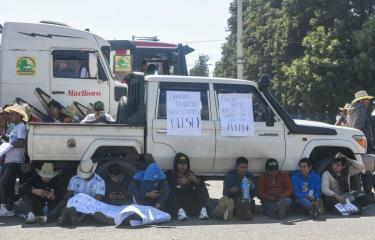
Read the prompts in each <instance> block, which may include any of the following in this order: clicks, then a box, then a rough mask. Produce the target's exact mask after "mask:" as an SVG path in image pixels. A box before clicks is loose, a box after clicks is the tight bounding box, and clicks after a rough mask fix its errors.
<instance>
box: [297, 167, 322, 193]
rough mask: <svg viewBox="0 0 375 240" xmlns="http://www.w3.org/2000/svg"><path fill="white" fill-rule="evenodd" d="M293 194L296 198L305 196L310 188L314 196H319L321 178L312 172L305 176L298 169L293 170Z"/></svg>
mask: <svg viewBox="0 0 375 240" xmlns="http://www.w3.org/2000/svg"><path fill="white" fill-rule="evenodd" d="M292 184H293V194H294V198H295V199H296V200H302V199H303V198H305V197H306V196H307V195H308V194H309V192H310V190H312V191H313V196H314V198H316V199H317V198H320V192H321V179H320V176H319V175H318V174H316V173H314V172H310V174H309V175H308V176H307V177H305V176H303V175H302V174H301V173H300V171H295V172H294V173H293V176H292Z"/></svg>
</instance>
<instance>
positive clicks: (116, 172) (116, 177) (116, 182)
mask: <svg viewBox="0 0 375 240" xmlns="http://www.w3.org/2000/svg"><path fill="white" fill-rule="evenodd" d="M108 175H109V176H108V178H107V179H106V180H107V181H106V190H107V191H106V196H105V200H106V202H107V203H108V204H111V205H117V206H121V205H128V204H131V203H132V199H131V197H130V196H129V194H128V187H129V184H130V181H131V176H125V174H124V170H123V169H122V167H121V165H119V164H117V163H114V164H112V165H110V166H109V167H108Z"/></svg>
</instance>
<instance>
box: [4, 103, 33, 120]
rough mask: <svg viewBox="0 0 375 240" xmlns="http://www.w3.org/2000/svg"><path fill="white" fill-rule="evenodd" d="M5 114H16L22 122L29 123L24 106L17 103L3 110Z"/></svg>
mask: <svg viewBox="0 0 375 240" xmlns="http://www.w3.org/2000/svg"><path fill="white" fill-rule="evenodd" d="M4 111H5V112H16V113H18V114H20V115H21V116H22V120H23V121H24V122H28V121H29V114H27V111H26V108H25V107H24V106H21V105H19V104H17V103H15V104H13V105H12V106H9V107H7V108H5V109H4Z"/></svg>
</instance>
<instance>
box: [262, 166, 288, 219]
mask: <svg viewBox="0 0 375 240" xmlns="http://www.w3.org/2000/svg"><path fill="white" fill-rule="evenodd" d="M257 190H258V197H259V199H260V200H261V202H262V207H263V211H264V212H265V213H266V214H267V215H268V216H271V217H276V218H279V219H283V218H285V215H286V212H287V210H288V209H289V208H290V206H291V205H292V203H293V201H292V199H291V196H292V194H293V189H292V183H291V182H290V178H289V175H288V174H286V173H283V172H280V171H279V164H278V162H277V161H276V159H268V160H267V162H266V173H265V174H263V175H262V176H260V177H259V178H258V180H257Z"/></svg>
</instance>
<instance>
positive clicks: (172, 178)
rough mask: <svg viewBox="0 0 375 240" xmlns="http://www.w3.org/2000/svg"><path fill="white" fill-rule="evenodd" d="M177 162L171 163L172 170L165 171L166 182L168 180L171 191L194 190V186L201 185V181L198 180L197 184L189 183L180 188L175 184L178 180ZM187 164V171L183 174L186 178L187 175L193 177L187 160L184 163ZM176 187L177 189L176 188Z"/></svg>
mask: <svg viewBox="0 0 375 240" xmlns="http://www.w3.org/2000/svg"><path fill="white" fill-rule="evenodd" d="M177 162H178V161H177V160H176V159H175V160H174V162H173V170H168V171H167V180H168V184H169V187H170V188H171V189H174V190H176V189H192V188H194V187H195V186H197V185H199V184H201V183H202V181H201V180H200V179H199V178H198V179H199V183H194V182H189V184H187V185H185V186H180V185H179V184H178V183H177V179H179V177H178V176H177V172H178V171H177ZM186 163H187V169H186V172H185V174H184V176H188V175H195V174H194V173H193V172H192V171H191V170H190V161H189V160H187V161H186ZM176 187H177V188H176Z"/></svg>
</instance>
